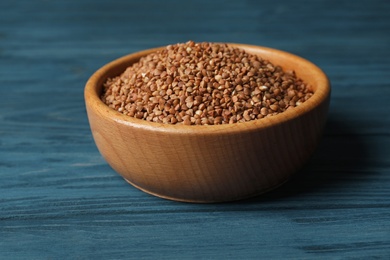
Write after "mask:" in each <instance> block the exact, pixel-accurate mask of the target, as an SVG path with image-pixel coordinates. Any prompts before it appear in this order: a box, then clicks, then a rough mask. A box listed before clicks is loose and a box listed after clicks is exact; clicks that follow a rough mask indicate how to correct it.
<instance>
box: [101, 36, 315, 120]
mask: <svg viewBox="0 0 390 260" xmlns="http://www.w3.org/2000/svg"><path fill="white" fill-rule="evenodd" d="M312 94H313V93H312V91H311V88H310V87H309V86H307V85H306V84H305V83H304V82H302V80H300V79H299V78H297V77H296V75H295V73H294V72H293V71H283V70H282V68H281V67H279V66H275V65H273V64H271V63H270V62H268V61H267V60H263V59H262V58H261V57H258V56H256V55H252V54H250V53H247V52H245V51H243V50H241V49H238V48H233V47H229V46H228V45H226V44H216V43H195V42H192V41H189V42H187V43H180V44H175V45H169V46H167V47H166V48H165V49H163V50H162V51H158V52H155V53H152V54H149V55H147V56H144V57H142V58H141V59H140V60H139V62H137V63H134V64H133V65H132V66H130V67H128V68H127V69H126V70H125V71H124V72H123V73H122V74H121V75H119V76H117V77H115V78H109V79H107V81H106V82H105V83H104V91H103V95H102V100H103V102H104V103H106V104H107V105H108V106H109V107H111V108H113V109H115V110H117V111H119V112H121V113H123V114H125V115H128V116H131V117H135V118H138V119H143V120H147V121H150V122H157V123H165V124H185V125H213V124H232V123H237V122H246V121H251V120H256V119H261V118H263V117H267V116H273V115H276V114H278V113H281V112H283V111H285V110H287V109H291V108H293V107H295V106H298V105H300V104H302V103H303V102H305V101H306V100H307V99H309V98H310V96H311V95H312Z"/></svg>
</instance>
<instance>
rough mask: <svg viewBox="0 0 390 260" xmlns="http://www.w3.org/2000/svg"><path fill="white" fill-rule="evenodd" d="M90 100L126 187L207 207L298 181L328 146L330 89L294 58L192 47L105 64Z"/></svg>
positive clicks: (102, 145)
mask: <svg viewBox="0 0 390 260" xmlns="http://www.w3.org/2000/svg"><path fill="white" fill-rule="evenodd" d="M84 96H85V103H86V108H87V113H88V119H89V123H90V126H91V130H92V135H93V138H94V140H95V143H96V145H97V147H98V149H99V151H100V153H101V154H102V155H103V157H104V158H105V160H106V161H107V162H108V163H109V164H110V166H111V167H112V168H113V169H114V170H115V171H117V172H118V173H119V174H120V175H121V176H122V177H123V178H124V179H125V180H126V181H127V182H129V183H130V184H132V185H133V186H135V187H137V188H139V189H141V190H143V191H145V192H147V193H150V194H153V195H156V196H159V197H162V198H166V199H172V200H177V201H184V202H202V203H206V202H223V201H233V200H239V199H244V198H249V197H253V196H257V195H259V194H261V193H264V192H267V191H270V190H272V189H275V188H276V187H278V186H280V185H282V184H283V183H284V182H286V181H287V180H288V179H289V178H291V176H293V175H294V173H295V172H297V171H298V170H299V169H300V168H301V167H302V166H303V165H304V164H305V162H306V161H307V160H308V159H309V157H310V156H311V155H312V154H313V152H314V151H315V148H316V147H317V144H318V143H319V141H320V139H321V134H322V129H323V127H324V124H325V121H326V116H327V110H328V106H329V100H330V83H329V81H328V78H327V77H326V75H325V74H324V73H323V72H322V70H321V69H320V68H318V67H317V66H316V65H314V64H313V63H311V62H309V61H307V60H305V59H303V58H301V57H298V56H296V55H293V54H291V53H287V52H284V51H280V50H275V49H271V48H266V47H260V46H253V45H246V44H231V43H228V44H225V43H207V42H206V43H195V42H192V41H190V42H187V43H180V44H173V45H169V46H164V47H159V48H154V49H149V50H144V51H140V52H137V53H133V54H130V55H127V56H124V57H122V58H119V59H117V60H114V61H112V62H110V63H108V64H106V65H104V66H103V67H102V68H100V69H99V70H97V71H96V72H95V73H94V74H93V75H92V76H91V77H90V79H89V80H88V82H87V84H86V86H85V91H84Z"/></svg>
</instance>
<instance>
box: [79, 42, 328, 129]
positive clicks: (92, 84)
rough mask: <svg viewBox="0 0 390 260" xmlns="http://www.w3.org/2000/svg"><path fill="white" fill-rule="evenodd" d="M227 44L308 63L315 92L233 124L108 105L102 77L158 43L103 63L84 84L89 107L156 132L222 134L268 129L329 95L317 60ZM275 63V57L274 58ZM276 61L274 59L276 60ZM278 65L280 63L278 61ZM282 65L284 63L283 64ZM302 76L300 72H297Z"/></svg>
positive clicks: (277, 51) (111, 117) (305, 111)
mask: <svg viewBox="0 0 390 260" xmlns="http://www.w3.org/2000/svg"><path fill="white" fill-rule="evenodd" d="M219 44H227V45H228V46H231V47H235V48H242V49H245V51H248V52H249V53H254V54H255V55H259V56H261V55H260V54H259V53H270V52H271V53H273V54H275V55H282V56H283V57H285V58H286V59H295V60H296V62H297V63H299V64H301V63H302V64H304V65H305V66H306V67H309V68H310V74H313V75H315V76H313V77H315V78H316V82H317V83H318V85H317V86H316V90H315V91H314V93H313V95H312V96H311V97H310V98H309V99H308V100H306V101H305V102H303V103H302V104H301V105H299V106H297V107H294V108H293V109H290V110H286V111H283V112H281V113H279V114H277V115H273V116H269V117H265V118H261V119H255V120H251V121H247V122H238V123H234V124H220V125H183V124H164V123H157V122H150V121H146V120H142V119H138V118H133V117H130V116H128V115H125V114H122V113H121V112H119V111H116V110H115V109H112V108H110V107H109V106H107V105H106V104H105V103H104V102H103V101H102V100H101V98H100V95H99V91H100V90H101V88H102V84H103V80H105V79H107V77H108V76H110V77H112V73H111V72H112V71H115V70H117V69H118V68H119V67H120V68H123V69H122V70H119V73H118V74H116V75H119V74H120V73H122V72H123V71H124V69H125V68H126V67H128V66H130V65H131V64H133V63H135V62H137V60H138V59H139V58H140V57H142V56H145V55H147V54H149V53H151V52H155V51H158V50H161V49H164V48H165V47H166V46H161V47H156V48H150V49H145V50H141V51H137V52H134V53H130V54H128V55H125V56H122V57H120V58H117V59H115V60H113V61H111V62H109V63H107V64H105V65H103V66H102V67H100V68H99V69H98V70H96V71H95V72H94V73H93V74H92V75H91V76H90V78H89V79H88V81H87V82H86V85H85V88H84V99H85V103H86V107H87V110H88V108H89V109H94V110H95V112H97V113H98V114H100V115H101V116H103V117H105V118H106V119H109V120H112V121H115V122H116V123H119V124H122V125H127V126H129V127H134V128H143V129H144V130H149V131H154V132H156V131H157V132H165V133H175V134H202V135H204V134H208V133H209V134H220V133H224V132H229V133H238V132H240V133H242V132H246V131H253V130H258V129H265V128H269V127H273V126H275V125H278V124H282V123H285V122H288V121H290V120H294V119H296V118H298V117H301V116H302V115H304V114H306V113H308V112H310V111H312V110H313V109H315V108H316V107H317V106H318V105H320V104H321V103H323V102H326V100H327V99H328V98H329V97H330V91H331V87H330V81H329V79H328V77H327V76H326V74H325V73H324V72H323V71H322V70H321V69H320V68H319V67H317V66H316V65H315V64H314V63H312V62H310V61H308V60H306V59H305V58H302V57H300V56H297V55H295V54H292V53H289V52H286V51H282V50H278V49H274V48H269V47H265V46H258V45H250V44H241V43H219ZM271 62H272V63H274V62H273V61H271ZM274 64H275V63H274ZM275 65H278V64H275ZM282 68H283V67H282ZM297 77H299V74H298V75H297Z"/></svg>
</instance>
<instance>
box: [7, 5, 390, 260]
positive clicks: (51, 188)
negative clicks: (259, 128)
mask: <svg viewBox="0 0 390 260" xmlns="http://www.w3.org/2000/svg"><path fill="white" fill-rule="evenodd" d="M389 35H390V2H389V1H385V0H383V1H379V0H362V1H360V0H359V1H348V0H337V1H333V0H332V1H330V0H322V1H303V0H297V1H206V0H200V1H173V0H167V1H146V0H145V1H124V0H123V1H121V0H110V1H102V0H78V1H76V0H75V1H65V0H63V1H49V0H40V1H38V0H35V1H33V0H20V1H14V0H2V1H1V2H0V259H130V258H132V259H198V258H201V259H280V258H288V259H335V258H337V259H350V258H357V259H389V257H390V116H389V113H390V104H389V103H390V75H389V73H390V36H389ZM188 40H194V41H218V42H238V43H248V44H255V45H263V46H268V47H273V48H277V49H282V50H285V51H289V52H292V53H295V54H298V55H300V56H302V57H305V58H307V59H309V60H311V61H313V62H314V63H316V64H317V65H318V66H319V67H321V68H322V69H323V70H324V71H325V72H326V73H327V74H328V76H329V78H330V80H331V82H332V87H333V89H332V100H331V107H330V111H329V118H328V123H327V125H326V128H325V133H324V137H323V140H322V142H321V144H320V146H319V147H318V150H317V151H316V153H315V154H314V156H313V157H312V158H311V160H310V161H309V162H308V163H307V164H306V166H305V167H304V168H303V169H302V170H301V171H300V172H299V173H297V176H296V178H294V179H293V180H291V181H290V182H289V183H287V184H286V185H284V186H282V187H281V188H279V189H277V190H275V191H273V192H270V193H268V194H265V195H263V196H260V197H258V198H253V199H250V200H246V201H240V202H235V203H224V204H186V203H178V202H173V201H168V200H163V199H160V198H156V197H153V196H151V195H148V194H145V193H143V192H141V191H139V190H137V189H135V188H134V187H132V186H130V185H128V184H127V183H126V182H125V181H123V179H122V178H121V177H119V175H117V174H116V173H115V172H114V171H113V170H112V169H111V168H110V167H109V166H108V165H107V164H106V162H105V161H104V160H103V158H102V157H101V156H100V154H99V152H98V151H97V149H96V147H95V144H94V142H93V139H92V136H91V132H90V128H89V124H88V120H87V117H86V112H85V107H84V99H83V88H84V84H85V82H86V81H87V79H88V77H89V76H90V75H91V74H92V73H93V72H94V71H95V70H97V69H98V68H99V67H100V66H102V65H104V64H105V63H107V62H109V61H111V60H113V59H115V58H118V57H120V56H123V55H125V54H128V53H131V52H135V51H139V50H142V49H146V48H151V47H156V46H163V45H167V44H172V43H177V42H185V41H188Z"/></svg>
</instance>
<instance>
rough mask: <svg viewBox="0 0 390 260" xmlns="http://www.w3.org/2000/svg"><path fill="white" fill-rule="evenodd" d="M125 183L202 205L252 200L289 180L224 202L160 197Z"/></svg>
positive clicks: (131, 183)
mask: <svg viewBox="0 0 390 260" xmlns="http://www.w3.org/2000/svg"><path fill="white" fill-rule="evenodd" d="M123 179H124V180H125V181H126V182H127V183H129V184H130V185H132V186H134V187H135V188H137V189H139V190H141V191H143V192H145V193H148V194H150V195H153V196H156V197H159V198H162V199H167V200H172V201H178V202H186V203H202V204H206V203H223V202H233V201H239V200H245V199H250V198H254V197H257V196H259V195H261V194H264V193H267V192H270V191H272V190H275V189H277V188H279V187H280V186H282V185H283V184H285V183H286V182H287V181H288V180H289V178H287V179H286V180H284V181H282V182H280V183H278V184H276V185H273V186H271V187H268V188H267V189H263V190H262V191H259V192H255V193H252V194H249V195H244V196H241V197H235V198H232V199H225V200H204V199H199V200H198V199H183V198H177V197H172V196H167V195H162V194H159V193H155V192H152V191H149V190H146V189H144V188H142V187H140V186H138V185H136V184H134V183H133V182H131V181H129V180H128V179H126V178H123Z"/></svg>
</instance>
